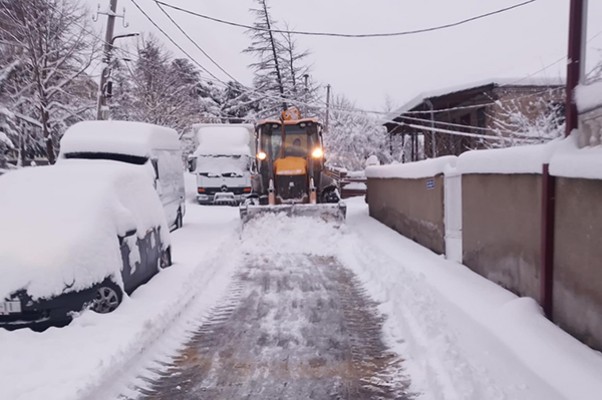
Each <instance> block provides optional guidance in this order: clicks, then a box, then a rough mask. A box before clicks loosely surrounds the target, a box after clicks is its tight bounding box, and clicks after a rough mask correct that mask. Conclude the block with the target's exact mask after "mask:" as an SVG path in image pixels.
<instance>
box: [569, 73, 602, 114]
mask: <svg viewBox="0 0 602 400" xmlns="http://www.w3.org/2000/svg"><path fill="white" fill-rule="evenodd" d="M575 101H576V103H577V109H578V110H579V112H586V111H590V110H593V109H594V108H598V107H602V80H600V81H597V82H593V83H590V84H587V85H579V86H577V88H576V91H575Z"/></svg>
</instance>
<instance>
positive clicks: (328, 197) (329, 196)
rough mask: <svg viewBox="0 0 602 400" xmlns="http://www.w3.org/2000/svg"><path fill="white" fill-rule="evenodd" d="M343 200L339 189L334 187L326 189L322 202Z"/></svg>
mask: <svg viewBox="0 0 602 400" xmlns="http://www.w3.org/2000/svg"><path fill="white" fill-rule="evenodd" d="M339 201H341V197H340V196H339V193H338V191H337V190H336V188H334V187H328V188H326V189H324V192H323V193H322V203H338V202H339Z"/></svg>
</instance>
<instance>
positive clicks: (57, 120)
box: [0, 0, 98, 163]
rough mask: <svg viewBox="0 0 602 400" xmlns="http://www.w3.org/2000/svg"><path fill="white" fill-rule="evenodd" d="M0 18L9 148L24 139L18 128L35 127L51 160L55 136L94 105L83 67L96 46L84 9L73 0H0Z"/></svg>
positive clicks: (88, 113)
mask: <svg viewBox="0 0 602 400" xmlns="http://www.w3.org/2000/svg"><path fill="white" fill-rule="evenodd" d="M0 20H2V22H1V23H2V24H3V25H4V26H8V27H9V29H7V30H3V31H2V36H1V37H0V39H1V41H0V49H1V50H2V52H0V53H2V54H4V56H3V57H2V58H1V59H0V62H1V63H2V64H0V68H2V71H3V72H2V75H4V77H5V81H4V83H3V85H2V87H0V91H2V93H1V94H0V96H2V97H3V99H8V101H7V102H6V103H3V104H5V105H6V106H5V112H4V113H3V116H4V118H3V119H4V121H5V125H6V126H9V127H10V126H12V127H13V129H16V130H17V135H16V136H17V137H18V141H19V142H20V143H13V145H16V146H15V147H19V146H22V145H23V142H24V141H25V140H24V139H23V138H22V137H21V136H22V135H24V133H23V132H22V130H21V128H19V127H22V126H23V125H24V124H25V125H28V126H30V127H31V128H35V127H38V128H39V130H40V132H41V136H42V140H43V144H44V148H45V151H46V157H47V158H48V161H49V162H50V163H53V162H54V160H55V150H56V145H57V142H58V139H59V138H60V135H61V134H62V133H63V132H64V130H65V129H66V128H67V127H68V126H69V125H70V124H72V123H74V122H75V121H78V120H81V119H87V118H89V117H90V116H91V113H92V112H93V109H94V106H95V93H96V88H95V84H94V82H93V81H92V79H90V77H89V76H88V75H87V74H86V72H85V71H86V70H87V69H88V68H89V67H90V65H91V64H92V62H93V61H94V59H95V56H96V55H97V50H98V46H97V41H95V39H94V37H93V36H92V35H90V33H89V32H90V31H89V28H88V27H87V25H88V16H87V13H86V11H85V9H83V8H82V7H81V6H80V5H79V3H78V2H77V1H75V0H28V1H6V0H5V1H2V2H0ZM5 52H6V53H5ZM11 67H12V68H11ZM34 131H35V129H34ZM19 148H21V147H19Z"/></svg>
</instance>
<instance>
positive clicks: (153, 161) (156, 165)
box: [151, 158, 159, 180]
mask: <svg viewBox="0 0 602 400" xmlns="http://www.w3.org/2000/svg"><path fill="white" fill-rule="evenodd" d="M151 164H152V165H153V169H154V170H155V180H157V179H159V160H157V159H156V158H153V159H152V160H151Z"/></svg>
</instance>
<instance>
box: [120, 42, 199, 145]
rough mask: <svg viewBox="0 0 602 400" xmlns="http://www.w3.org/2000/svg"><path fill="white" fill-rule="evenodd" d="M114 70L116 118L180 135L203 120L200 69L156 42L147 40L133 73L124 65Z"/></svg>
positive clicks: (132, 70)
mask: <svg viewBox="0 0 602 400" xmlns="http://www.w3.org/2000/svg"><path fill="white" fill-rule="evenodd" d="M114 70H115V71H114V77H113V79H114V84H113V98H112V99H111V115H112V117H113V118H118V119H130V120H136V121H143V122H149V123H152V124H157V125H163V126H169V127H171V128H174V129H175V130H177V131H178V132H179V133H180V134H182V133H183V132H184V131H186V130H187V129H189V128H190V126H191V125H192V124H193V123H195V122H199V121H200V120H201V102H200V98H199V91H200V75H199V72H198V70H197V69H196V68H195V67H194V66H193V65H192V63H191V62H190V61H189V60H187V59H172V58H171V56H170V55H169V54H168V53H167V52H165V51H164V50H163V49H162V48H161V46H160V44H159V42H158V41H157V40H156V39H154V38H150V39H149V40H147V41H146V44H145V45H144V47H143V48H142V49H140V51H139V54H138V59H137V60H136V62H135V66H134V67H133V68H132V69H131V70H130V69H129V66H127V65H124V63H123V62H122V63H121V64H117V65H116V66H115V68H114ZM128 73H129V75H130V78H129V79H128V78H127V76H126V75H124V74H128Z"/></svg>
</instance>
